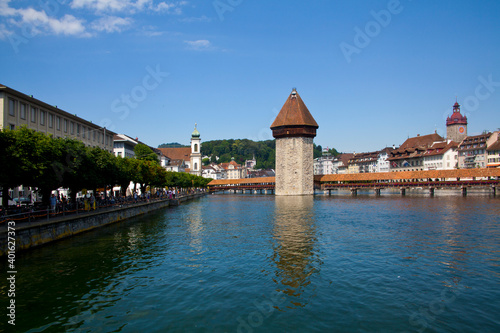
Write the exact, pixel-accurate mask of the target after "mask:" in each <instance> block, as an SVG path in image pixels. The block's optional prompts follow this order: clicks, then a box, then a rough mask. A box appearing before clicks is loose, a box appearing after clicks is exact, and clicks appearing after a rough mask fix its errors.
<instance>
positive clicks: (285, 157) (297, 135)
mask: <svg viewBox="0 0 500 333" xmlns="http://www.w3.org/2000/svg"><path fill="white" fill-rule="evenodd" d="M318 127H319V126H318V124H317V123H316V121H315V120H314V118H313V116H312V115H311V113H310V112H309V110H308V109H307V107H306V105H305V104H304V102H303V101H302V99H301V98H300V96H299V94H298V93H297V90H295V88H294V89H293V90H292V93H291V94H290V96H289V97H288V99H287V100H286V102H285V104H284V105H283V107H282V108H281V111H280V113H279V114H278V116H277V117H276V119H275V120H274V122H273V124H272V125H271V130H272V131H273V136H274V137H275V138H276V187H275V193H276V195H312V194H314V178H313V138H314V137H315V136H316V129H317V128H318Z"/></svg>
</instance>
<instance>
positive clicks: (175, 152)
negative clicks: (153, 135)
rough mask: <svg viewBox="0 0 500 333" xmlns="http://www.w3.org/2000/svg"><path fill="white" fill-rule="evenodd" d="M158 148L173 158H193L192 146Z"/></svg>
mask: <svg viewBox="0 0 500 333" xmlns="http://www.w3.org/2000/svg"><path fill="white" fill-rule="evenodd" d="M158 149H159V150H160V151H161V152H162V153H163V155H165V156H167V157H168V158H170V159H171V160H184V161H189V160H190V159H191V147H183V148H158Z"/></svg>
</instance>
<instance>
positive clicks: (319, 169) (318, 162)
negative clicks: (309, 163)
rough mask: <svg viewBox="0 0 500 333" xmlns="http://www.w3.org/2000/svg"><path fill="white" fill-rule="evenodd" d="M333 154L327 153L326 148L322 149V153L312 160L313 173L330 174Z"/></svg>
mask: <svg viewBox="0 0 500 333" xmlns="http://www.w3.org/2000/svg"><path fill="white" fill-rule="evenodd" d="M334 159H335V156H332V154H331V153H329V149H328V148H324V149H323V155H322V156H321V157H318V158H315V159H314V162H313V170H314V174H315V175H330V174H332V173H334V172H333V160H334Z"/></svg>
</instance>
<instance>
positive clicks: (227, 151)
mask: <svg viewBox="0 0 500 333" xmlns="http://www.w3.org/2000/svg"><path fill="white" fill-rule="evenodd" d="M275 148H276V142H275V140H266V141H252V140H248V139H236V140H234V139H230V140H213V141H205V142H202V144H201V154H202V155H203V156H210V157H211V161H212V162H215V163H227V162H230V161H231V158H232V157H234V160H235V161H236V163H239V164H243V163H244V162H245V160H250V159H252V157H253V156H254V155H255V159H256V160H257V165H256V169H274V168H275V156H276V151H275ZM330 152H331V153H332V154H333V155H337V154H338V152H337V151H336V150H335V149H331V150H330ZM321 154H322V147H321V146H320V145H318V146H317V145H314V158H316V157H319V156H321ZM216 156H218V157H219V160H217V159H216ZM208 163H209V161H208V159H207V160H204V164H208Z"/></svg>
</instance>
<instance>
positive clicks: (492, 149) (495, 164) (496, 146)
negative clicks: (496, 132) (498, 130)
mask: <svg viewBox="0 0 500 333" xmlns="http://www.w3.org/2000/svg"><path fill="white" fill-rule="evenodd" d="M499 139H500V137H499ZM486 151H487V152H488V163H487V164H486V166H487V167H488V168H500V140H498V139H497V141H495V142H493V143H492V144H491V145H490V146H489V147H488V148H486Z"/></svg>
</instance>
